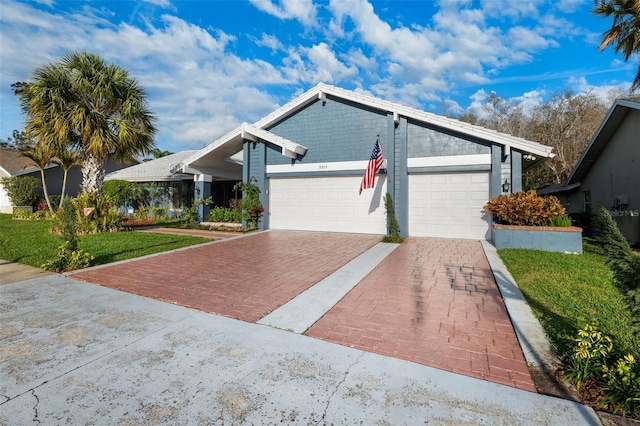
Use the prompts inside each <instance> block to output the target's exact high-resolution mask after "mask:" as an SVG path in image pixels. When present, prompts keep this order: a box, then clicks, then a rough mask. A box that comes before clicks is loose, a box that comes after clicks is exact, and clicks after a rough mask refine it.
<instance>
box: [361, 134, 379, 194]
mask: <svg viewBox="0 0 640 426" xmlns="http://www.w3.org/2000/svg"><path fill="white" fill-rule="evenodd" d="M383 162H384V157H382V150H380V143H379V142H378V140H377V139H376V144H375V145H374V146H373V152H372V153H371V158H370V159H369V164H367V170H365V172H364V177H363V178H362V183H360V192H359V193H358V194H362V190H363V189H367V188H373V186H374V184H375V181H376V173H378V169H379V168H380V167H381V166H382V163H383Z"/></svg>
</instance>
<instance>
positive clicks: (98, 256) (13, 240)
mask: <svg viewBox="0 0 640 426" xmlns="http://www.w3.org/2000/svg"><path fill="white" fill-rule="evenodd" d="M52 226H53V223H52V221H50V220H13V219H12V218H11V215H9V214H0V259H3V260H9V261H14V262H19V263H23V264H25V265H31V266H35V267H40V266H41V265H42V264H43V263H45V262H46V261H48V260H52V259H54V258H55V257H56V256H57V253H58V246H59V245H61V244H62V243H63V240H62V237H61V236H59V235H53V234H51V233H50V232H49V229H50V228H51V227H52ZM208 241H211V240H210V239H208V238H203V237H192V236H183V235H169V234H160V233H149V232H135V231H130V232H109V233H102V234H94V235H83V236H80V237H78V247H79V248H80V249H81V250H84V251H86V252H88V253H90V254H91V255H92V256H95V260H94V261H93V264H94V265H102V264H106V263H111V262H116V261H119V260H125V259H131V258H134V257H140V256H144V255H147V254H153V253H159V252H163V251H167V250H172V249H176V248H180V247H187V246H191V245H194V244H200V243H205V242H208Z"/></svg>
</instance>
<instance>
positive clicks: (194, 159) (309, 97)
mask: <svg viewBox="0 0 640 426" xmlns="http://www.w3.org/2000/svg"><path fill="white" fill-rule="evenodd" d="M327 96H331V97H335V98H339V99H344V100H347V101H350V102H353V103H356V104H360V105H364V106H367V107H369V108H372V109H377V110H380V111H385V112H387V113H393V115H394V120H396V121H397V120H399V118H400V116H402V117H406V118H409V119H413V120H416V121H420V122H422V123H427V124H430V125H432V126H435V127H439V128H441V129H444V130H448V131H453V132H456V133H460V134H464V135H468V136H472V137H475V138H479V139H482V140H486V141H489V142H492V143H496V144H498V145H501V146H504V147H506V148H514V149H517V150H519V151H522V152H524V153H527V154H530V156H531V157H537V158H551V157H554V156H555V154H553V153H552V152H551V151H552V150H553V148H552V147H549V146H546V145H542V144H539V143H536V142H532V141H529V140H526V139H523V138H518V137H515V136H511V135H508V134H505V133H499V132H497V131H494V130H489V129H486V128H484V127H480V126H475V125H472V124H469V123H465V122H462V121H459V120H456V119H453V118H448V117H443V116H439V115H436V114H433V113H429V112H425V111H421V110H418V109H415V108H410V107H406V106H403V105H400V104H397V103H394V102H389V101H384V100H381V99H377V98H374V97H372V96H369V95H364V94H362V93H356V92H353V91H350V90H346V89H341V88H339V87H335V86H331V85H328V84H324V83H319V84H318V85H316V86H315V87H313V88H312V89H310V90H308V91H307V92H305V93H303V94H302V95H300V96H298V97H297V98H295V99H293V100H292V101H290V102H289V103H287V104H286V105H284V106H282V107H280V108H278V109H276V110H275V111H273V112H272V113H270V114H268V115H267V116H265V117H264V118H262V119H261V120H258V121H257V122H255V123H254V124H253V125H248V124H247V123H243V124H242V125H240V126H238V127H236V128H235V129H233V130H232V131H231V132H229V133H227V134H226V135H224V136H222V137H220V138H219V139H217V140H216V141H214V142H213V143H211V144H210V145H208V146H206V147H205V148H203V149H202V150H200V151H198V152H197V153H196V154H194V155H192V156H191V157H189V158H187V159H185V161H183V165H184V167H183V171H186V170H188V166H190V165H193V166H206V165H205V161H204V157H208V159H209V160H211V156H208V155H207V154H209V153H212V152H214V151H215V152H217V153H219V154H222V156H225V157H228V156H230V155H232V154H234V153H237V152H238V151H239V150H241V149H242V139H243V135H246V134H247V133H249V134H252V133H251V131H248V130H253V129H262V130H263V131H264V132H267V131H266V130H265V129H268V128H270V127H271V126H272V125H274V124H276V123H277V122H278V121H280V120H282V119H283V118H285V117H287V116H289V115H291V114H293V113H295V112H296V111H298V110H300V109H302V108H304V107H305V106H307V105H309V104H310V103H312V102H315V101H316V100H318V99H320V100H322V101H326V99H327ZM267 133H268V134H270V135H273V136H269V135H268V134H267ZM267 133H265V134H263V135H264V136H265V138H267V139H266V140H267V141H269V142H272V143H275V142H274V139H275V138H274V137H276V136H277V135H274V134H272V133H270V132H267ZM253 135H254V136H257V137H259V138H260V139H265V138H263V136H259V135H257V134H255V133H253ZM281 139H284V138H281ZM250 140H252V139H250ZM287 143H291V144H295V142H293V141H287ZM276 145H278V144H277V143H276ZM295 145H297V144H295ZM298 147H299V148H298V150H302V149H304V150H305V151H306V148H304V147H301V146H299V145H298ZM284 150H285V148H284V147H283V155H286V154H285V151H284ZM532 160H533V161H535V160H536V158H533V159H532ZM219 165H221V164H219Z"/></svg>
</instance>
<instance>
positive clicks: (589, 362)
mask: <svg viewBox="0 0 640 426" xmlns="http://www.w3.org/2000/svg"><path fill="white" fill-rule="evenodd" d="M612 353H613V344H612V342H611V338H610V337H609V336H606V335H604V334H603V333H602V332H601V331H600V330H599V329H598V325H597V324H588V325H585V326H584V328H582V329H581V330H580V331H578V337H577V338H576V347H575V350H574V353H573V356H572V358H571V364H570V367H569V370H568V373H567V377H568V378H569V379H573V380H574V381H575V383H576V386H577V388H578V389H580V386H581V385H582V384H583V383H584V382H585V381H587V380H590V381H593V382H594V383H596V384H597V385H599V386H600V388H601V389H602V390H603V391H604V393H605V396H604V398H603V399H602V401H601V402H600V403H599V404H598V408H603V407H605V406H609V408H610V411H611V412H613V413H615V414H622V415H623V416H625V415H627V414H631V416H633V417H636V418H637V417H640V369H639V368H638V365H637V363H636V360H635V358H634V356H633V355H632V354H627V355H625V356H623V357H622V358H619V359H617V360H616V361H615V362H613V363H612V365H613V366H610V360H609V358H610V355H611V354H612Z"/></svg>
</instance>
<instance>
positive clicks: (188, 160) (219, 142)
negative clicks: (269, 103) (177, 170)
mask: <svg viewBox="0 0 640 426" xmlns="http://www.w3.org/2000/svg"><path fill="white" fill-rule="evenodd" d="M242 126H243V125H240V126H238V127H236V128H235V129H233V130H231V131H230V132H229V133H227V134H226V135H224V136H221V137H219V138H218V139H216V140H215V141H213V142H212V143H210V144H209V145H207V146H205V147H204V148H202V149H201V150H200V151H198V152H196V153H195V154H193V155H191V156H189V157H187V158H185V159H184V160H182V170H183V171H185V172H186V169H187V168H188V167H189V165H190V164H191V163H193V162H194V161H197V160H199V159H200V158H202V157H204V156H205V155H207V154H209V153H210V152H211V151H213V150H215V149H216V148H218V147H220V146H222V145H224V144H225V143H226V142H228V141H230V140H232V139H235V138H236V137H238V136H240V135H241V134H242V133H241V132H242ZM186 173H188V172H186Z"/></svg>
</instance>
